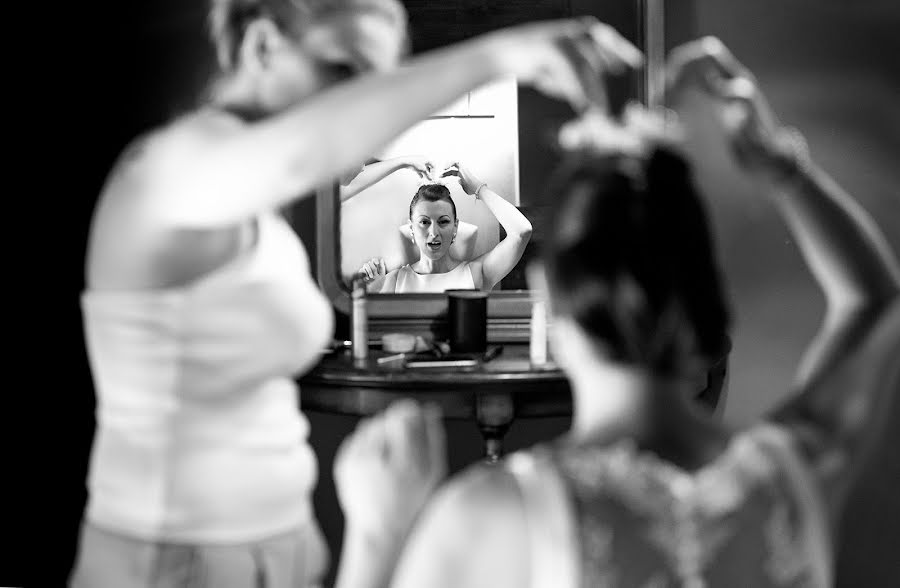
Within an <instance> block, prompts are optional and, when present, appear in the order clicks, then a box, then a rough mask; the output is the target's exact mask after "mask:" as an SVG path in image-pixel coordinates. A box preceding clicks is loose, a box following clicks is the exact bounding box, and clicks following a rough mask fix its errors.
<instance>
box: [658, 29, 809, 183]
mask: <svg viewBox="0 0 900 588" xmlns="http://www.w3.org/2000/svg"><path fill="white" fill-rule="evenodd" d="M666 71H667V80H666V82H667V86H668V90H669V92H670V93H672V94H674V95H675V96H676V98H677V95H678V94H679V93H680V92H681V91H682V90H684V89H685V88H687V87H697V88H699V89H701V90H702V91H704V92H706V93H708V94H710V95H712V96H713V97H715V98H719V99H720V100H721V103H720V109H719V115H720V118H721V120H722V122H723V123H724V126H725V131H726V133H727V134H728V140H729V141H730V143H731V147H732V150H733V151H734V154H735V157H736V159H737V160H738V163H739V164H740V165H742V166H743V167H744V168H746V169H747V170H748V171H751V172H754V173H762V174H764V175H769V176H772V175H774V176H778V175H779V174H780V173H783V172H784V171H786V168H787V167H788V166H790V165H792V164H794V163H795V162H796V159H797V158H806V157H807V156H808V153H807V150H806V143H805V142H804V141H803V138H802V136H801V135H800V134H799V132H797V131H796V130H794V129H790V128H785V127H783V126H782V125H781V124H780V123H779V122H778V120H777V118H776V116H775V113H774V112H773V111H772V109H771V107H770V106H769V104H768V101H767V100H766V98H765V96H763V94H762V92H760V90H759V86H758V85H757V83H756V78H755V77H754V76H753V74H752V73H751V72H750V70H748V69H747V68H746V67H744V66H743V65H742V64H741V63H740V62H738V60H737V59H735V58H734V56H733V55H732V54H731V52H730V51H729V50H728V48H727V47H725V45H723V44H722V42H721V41H719V40H718V39H717V38H715V37H705V38H703V39H700V40H697V41H692V42H690V43H685V44H684V45H681V46H680V47H676V48H675V49H673V50H672V52H671V53H670V54H669V60H668V64H667V67H666Z"/></svg>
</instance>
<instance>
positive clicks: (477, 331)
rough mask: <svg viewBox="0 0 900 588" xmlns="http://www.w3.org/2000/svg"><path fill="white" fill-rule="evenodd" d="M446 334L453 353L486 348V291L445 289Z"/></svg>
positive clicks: (481, 351) (479, 351) (484, 349)
mask: <svg viewBox="0 0 900 588" xmlns="http://www.w3.org/2000/svg"><path fill="white" fill-rule="evenodd" d="M446 293H447V335H448V338H449V340H450V351H451V352H453V353H484V352H485V351H486V350H487V298H488V294H487V292H481V291H479V290H447V292H446Z"/></svg>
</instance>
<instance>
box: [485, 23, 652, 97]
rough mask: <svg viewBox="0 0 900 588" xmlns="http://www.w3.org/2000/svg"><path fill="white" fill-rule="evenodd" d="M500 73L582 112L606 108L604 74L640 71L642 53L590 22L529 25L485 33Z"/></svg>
mask: <svg viewBox="0 0 900 588" xmlns="http://www.w3.org/2000/svg"><path fill="white" fill-rule="evenodd" d="M488 38H489V39H490V41H489V42H492V43H495V45H494V47H492V51H491V53H492V54H493V55H495V56H496V58H498V59H500V61H501V69H503V70H504V71H506V72H507V73H508V74H510V75H513V76H515V77H516V78H517V79H518V81H519V82H520V83H523V84H526V85H531V86H533V87H534V88H536V89H537V90H540V91H541V92H543V93H545V94H547V95H548V96H551V97H553V98H557V99H561V100H566V101H568V102H569V103H570V104H571V105H572V107H573V108H574V109H575V110H576V111H578V112H581V111H583V110H585V109H586V108H588V107H590V106H595V107H600V108H602V109H603V110H605V109H606V108H607V104H608V99H607V95H606V88H605V86H604V82H603V75H605V74H607V73H614V74H615V73H622V72H624V71H626V70H627V69H629V68H637V67H640V66H641V64H642V63H643V61H644V57H643V54H642V53H641V52H640V51H639V50H638V48H637V47H635V46H634V45H633V44H632V43H631V42H629V41H628V40H627V39H625V37H623V36H622V35H621V34H619V32H618V31H616V30H615V29H614V28H612V27H611V26H609V25H607V24H605V23H602V22H600V21H598V20H597V19H596V18H594V17H582V18H578V19H570V20H559V21H549V22H538V23H529V24H525V25H519V26H515V27H510V28H506V29H500V30H498V31H495V32H493V33H489V34H488Z"/></svg>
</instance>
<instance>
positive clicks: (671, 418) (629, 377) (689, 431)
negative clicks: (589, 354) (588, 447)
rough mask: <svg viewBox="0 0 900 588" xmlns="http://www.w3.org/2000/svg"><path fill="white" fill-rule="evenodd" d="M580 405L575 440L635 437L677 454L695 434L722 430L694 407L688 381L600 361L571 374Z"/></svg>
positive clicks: (648, 445) (639, 442) (651, 446)
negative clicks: (682, 445) (657, 375)
mask: <svg viewBox="0 0 900 588" xmlns="http://www.w3.org/2000/svg"><path fill="white" fill-rule="evenodd" d="M569 379H570V382H571V383H572V395H573V400H574V404H575V410H574V417H573V420H572V427H571V429H570V431H569V436H570V438H571V440H572V441H575V442H583V441H592V442H599V443H609V442H613V441H616V440H618V439H622V438H631V439H633V440H634V441H635V442H636V443H637V445H638V446H639V447H643V448H649V449H651V450H654V451H657V452H659V450H660V447H662V446H665V447H667V448H670V449H671V450H672V451H674V452H675V453H679V452H681V451H683V447H679V445H681V444H682V443H684V444H685V445H688V444H690V443H689V441H688V439H690V438H692V437H693V433H700V434H703V433H704V432H708V431H710V430H712V429H717V427H715V426H714V424H713V423H711V422H710V421H709V420H708V419H704V418H703V417H702V416H701V415H699V414H698V413H697V412H696V411H695V409H693V408H692V407H691V406H690V399H692V398H693V396H694V395H695V393H696V392H697V391H696V390H694V389H693V385H692V383H691V382H690V381H688V380H680V379H676V378H659V377H656V376H654V375H653V374H651V373H649V372H647V371H644V370H638V369H631V368H627V367H621V366H615V365H602V364H596V365H592V366H580V367H579V368H578V369H577V373H570V374H569Z"/></svg>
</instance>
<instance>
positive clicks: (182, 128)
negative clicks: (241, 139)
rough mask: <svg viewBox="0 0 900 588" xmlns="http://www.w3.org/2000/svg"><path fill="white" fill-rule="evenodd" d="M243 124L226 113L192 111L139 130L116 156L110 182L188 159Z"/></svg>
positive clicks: (180, 163) (166, 167)
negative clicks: (165, 122)
mask: <svg viewBox="0 0 900 588" xmlns="http://www.w3.org/2000/svg"><path fill="white" fill-rule="evenodd" d="M242 125H243V123H242V122H241V121H240V120H238V119H237V118H235V117H233V116H231V115H228V114H226V113H216V112H212V111H196V112H192V113H189V114H186V115H183V116H181V117H178V118H176V119H174V120H172V121H171V122H169V123H168V124H166V125H163V126H160V127H157V128H155V129H152V130H150V131H147V132H145V133H142V134H141V135H139V136H138V137H136V138H135V139H133V140H132V141H130V142H129V143H128V144H127V145H126V146H125V148H124V149H123V150H122V152H121V154H120V155H119V157H118V158H117V160H116V162H115V164H114V166H113V169H112V172H111V173H110V181H111V182H112V181H113V180H116V179H119V178H124V177H132V178H133V177H134V176H135V175H144V176H148V177H149V176H152V175H154V174H157V173H159V172H161V171H165V170H166V169H169V168H173V167H174V166H177V165H184V164H186V163H189V162H190V161H191V157H190V156H191V154H192V153H197V152H199V151H200V150H202V149H204V148H206V147H208V146H209V145H210V144H211V143H214V142H215V141H219V140H221V139H222V138H223V137H226V136H227V135H228V134H229V133H233V132H235V131H236V130H238V129H240V128H241V126H242Z"/></svg>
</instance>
